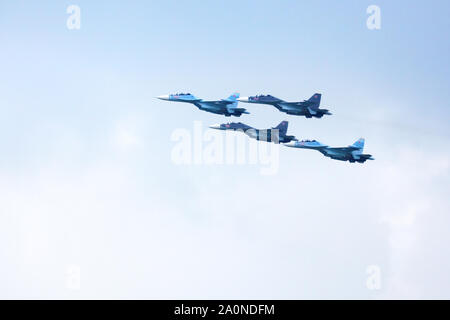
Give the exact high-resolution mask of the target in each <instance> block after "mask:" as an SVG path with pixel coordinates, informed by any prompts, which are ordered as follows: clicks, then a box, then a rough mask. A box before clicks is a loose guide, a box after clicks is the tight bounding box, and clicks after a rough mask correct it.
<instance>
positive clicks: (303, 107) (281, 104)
mask: <svg viewBox="0 0 450 320" xmlns="http://www.w3.org/2000/svg"><path fill="white" fill-rule="evenodd" d="M316 96H318V97H319V98H318V101H310V100H305V101H301V102H287V101H284V100H281V99H279V98H276V97H274V96H272V95H270V94H269V95H256V96H249V97H242V98H239V99H238V100H239V101H241V102H247V103H257V104H267V105H271V106H273V107H275V108H277V109H278V110H279V111H281V112H285V113H287V114H291V115H296V116H305V117H306V118H313V117H315V118H322V117H323V116H324V115H331V113H330V112H329V111H328V110H327V109H320V108H319V105H320V95H319V94H316ZM313 97H314V96H313Z"/></svg>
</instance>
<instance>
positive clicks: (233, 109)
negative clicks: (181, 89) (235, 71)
mask: <svg viewBox="0 0 450 320" xmlns="http://www.w3.org/2000/svg"><path fill="white" fill-rule="evenodd" d="M157 98H158V99H161V100H166V101H175V102H187V103H192V104H193V105H195V106H196V107H197V108H199V109H200V110H203V111H207V112H211V113H216V114H223V115H224V116H226V117H230V116H235V117H240V116H241V115H242V114H243V113H247V114H248V113H249V112H247V111H246V110H245V109H244V108H238V107H237V105H238V101H237V99H238V98H239V93H233V94H232V95H231V96H229V97H228V98H226V99H221V100H213V101H205V100H203V99H199V98H196V97H195V96H193V95H192V94H190V93H176V94H169V95H163V96H159V97H157Z"/></svg>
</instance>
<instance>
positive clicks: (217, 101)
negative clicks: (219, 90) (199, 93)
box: [202, 100, 235, 106]
mask: <svg viewBox="0 0 450 320" xmlns="http://www.w3.org/2000/svg"><path fill="white" fill-rule="evenodd" d="M234 102H235V101H229V100H214V101H202V103H205V104H209V105H216V106H217V105H219V106H226V105H228V104H232V103H234Z"/></svg>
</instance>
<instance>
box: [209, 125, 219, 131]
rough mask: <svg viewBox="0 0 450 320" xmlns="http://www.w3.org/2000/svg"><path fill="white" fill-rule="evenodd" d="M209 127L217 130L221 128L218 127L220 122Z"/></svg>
mask: <svg viewBox="0 0 450 320" xmlns="http://www.w3.org/2000/svg"><path fill="white" fill-rule="evenodd" d="M209 127H210V128H211V129H217V130H220V129H221V128H220V124H213V125H211V126H209Z"/></svg>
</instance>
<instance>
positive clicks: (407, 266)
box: [0, 0, 450, 298]
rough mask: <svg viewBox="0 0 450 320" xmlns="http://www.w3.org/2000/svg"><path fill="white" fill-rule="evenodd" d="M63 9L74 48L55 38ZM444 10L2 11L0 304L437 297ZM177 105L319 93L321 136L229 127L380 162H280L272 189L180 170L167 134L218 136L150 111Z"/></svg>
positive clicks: (206, 5) (0, 5) (237, 175)
mask: <svg viewBox="0 0 450 320" xmlns="http://www.w3.org/2000/svg"><path fill="white" fill-rule="evenodd" d="M70 4H76V5H79V6H80V8H81V30H72V31H71V30H68V29H67V28H66V19H67V18H68V14H66V8H67V7H68V6H69V5H70ZM370 4H376V5H378V6H379V7H380V8H381V19H382V20H381V30H368V29H367V27H366V19H367V14H366V8H367V6H368V5H370ZM449 9H450V4H449V3H448V1H432V2H429V1H416V2H414V3H411V2H410V1H395V2H394V1H376V2H373V1H356V0H355V1H339V2H337V1H282V2H275V1H273V2H268V1H227V2H222V3H219V2H218V1H209V2H206V1H151V2H149V1H133V2H130V3H127V4H125V3H124V2H121V1H115V2H114V1H95V2H94V1H81V0H79V1H46V2H39V3H38V2H32V1H14V2H12V1H0V41H1V44H2V46H1V50H0V111H1V113H2V116H1V117H0V134H1V136H2V137H3V139H1V140H0V147H1V150H2V154H1V157H0V231H1V232H0V262H1V263H0V271H1V272H0V274H2V276H1V278H0V279H1V283H2V286H0V297H4V298H9V297H19V298H20V297H25V298H48V297H56V298H80V297H81V298H109V297H114V298H116V297H119V298H379V297H386V298H394V297H396V298H398V297H400V298H411V297H412V298H415V297H419V298H424V297H425V298H426V297H446V298H449V297H450V288H449V285H448V284H449V283H450V281H449V276H448V274H447V270H448V269H449V267H450V256H449V255H450V252H449V249H448V247H447V246H445V244H446V243H448V242H449V240H450V239H449V238H448V234H447V232H446V228H445V226H448V224H449V222H450V218H449V217H448V213H449V209H450V208H449V207H450V206H449V202H448V199H447V198H448V197H447V193H448V189H449V187H450V185H449V176H448V174H449V152H448V150H449V149H448V148H449V141H448V138H449V134H450V132H449V128H448V121H449V115H450V113H449V109H448V106H449V103H448V101H449V99H450V94H449V86H450V75H449V71H450V68H449V49H450V44H449V41H448V34H449V31H450V26H449V20H448V17H447V13H448V11H449ZM179 91H189V92H191V93H193V94H195V95H196V96H199V97H202V98H206V99H216V98H217V99H219V98H225V97H227V96H229V94H230V93H231V92H234V91H239V92H240V93H241V95H253V94H259V93H271V94H273V95H275V96H277V97H280V98H283V99H286V100H292V101H295V100H303V99H306V98H309V97H310V96H311V95H312V94H313V93H314V92H321V93H322V94H323V97H322V105H323V106H324V107H327V108H328V109H330V110H331V112H332V113H333V115H332V116H330V117H325V118H323V119H320V120H317V119H305V118H300V117H293V116H288V115H286V114H283V113H280V112H278V111H277V110H275V109H274V108H271V107H268V106H259V105H244V104H242V105H241V106H243V107H246V108H247V109H248V110H249V111H250V112H251V114H250V115H244V116H243V117H241V118H240V121H243V122H245V123H248V124H249V125H253V126H256V127H261V128H263V127H269V126H274V125H276V124H278V123H279V122H280V121H281V120H289V122H290V127H289V133H290V134H294V135H296V136H297V137H299V138H315V139H319V140H320V141H322V142H324V143H327V144H330V145H343V146H345V145H347V144H351V143H353V142H354V141H355V140H356V139H357V138H359V137H360V136H363V137H365V138H366V151H367V152H368V153H371V154H373V155H374V156H375V158H376V160H375V161H372V162H368V163H365V164H364V165H359V164H356V165H353V164H349V163H342V162H338V161H333V160H331V159H328V158H324V157H322V156H321V155H320V154H319V153H315V152H308V151H306V150H295V149H288V148H280V168H279V172H278V173H277V174H276V175H273V176H261V175H260V174H259V168H258V167H257V166H251V165H246V166H220V165H215V166H205V165H203V166H202V165H200V166H176V165H174V164H173V163H172V162H171V159H170V154H171V150H172V148H173V145H174V144H173V142H171V141H170V136H171V134H172V132H173V130H175V129H177V128H186V129H189V130H191V129H192V127H193V121H195V120H199V121H202V123H203V124H204V125H205V126H207V125H209V124H213V123H218V122H223V121H225V120H228V119H225V118H224V117H221V116H218V115H214V114H210V113H205V112H201V111H199V110H197V109H196V108H195V107H192V106H189V105H183V104H170V103H168V102H164V101H159V100H156V99H154V97H155V96H157V95H161V94H168V93H171V92H179ZM73 264H75V265H79V266H80V268H81V274H82V278H81V279H82V285H81V289H80V290H78V291H73V290H68V289H67V288H66V287H65V285H64V283H65V282H64V281H65V280H64V279H65V278H64V277H65V272H66V268H67V265H73ZM372 264H375V265H379V266H380V268H381V270H382V281H383V282H382V283H383V286H382V289H381V290H378V291H370V290H368V289H367V288H366V286H365V281H366V277H367V275H366V274H365V270H366V267H367V266H368V265H372ZM263 279H265V280H263Z"/></svg>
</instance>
